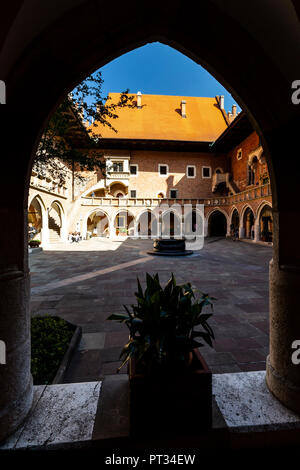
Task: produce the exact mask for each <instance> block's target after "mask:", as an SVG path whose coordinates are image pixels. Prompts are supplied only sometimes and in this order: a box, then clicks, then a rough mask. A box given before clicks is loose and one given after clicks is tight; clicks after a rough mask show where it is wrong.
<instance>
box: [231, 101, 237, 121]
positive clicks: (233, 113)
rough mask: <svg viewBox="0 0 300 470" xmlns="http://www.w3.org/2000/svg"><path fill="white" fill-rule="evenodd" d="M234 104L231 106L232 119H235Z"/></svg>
mask: <svg viewBox="0 0 300 470" xmlns="http://www.w3.org/2000/svg"><path fill="white" fill-rule="evenodd" d="M236 115H237V114H236V104H233V105H232V119H235V118H236Z"/></svg>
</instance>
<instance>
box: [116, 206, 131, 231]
mask: <svg viewBox="0 0 300 470" xmlns="http://www.w3.org/2000/svg"><path fill="white" fill-rule="evenodd" d="M113 228H114V233H115V234H116V235H117V236H119V237H127V236H132V235H134V215H133V214H132V213H131V212H129V211H127V210H120V211H118V212H117V214H116V215H115V218H114V223H113Z"/></svg>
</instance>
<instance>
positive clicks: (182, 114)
mask: <svg viewBox="0 0 300 470" xmlns="http://www.w3.org/2000/svg"><path fill="white" fill-rule="evenodd" d="M181 117H183V118H186V100H181Z"/></svg>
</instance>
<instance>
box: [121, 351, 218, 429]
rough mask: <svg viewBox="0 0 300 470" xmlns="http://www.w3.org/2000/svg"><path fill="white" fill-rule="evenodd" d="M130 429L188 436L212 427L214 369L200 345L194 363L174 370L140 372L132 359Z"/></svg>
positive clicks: (130, 364)
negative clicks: (206, 360)
mask: <svg viewBox="0 0 300 470" xmlns="http://www.w3.org/2000/svg"><path fill="white" fill-rule="evenodd" d="M129 407H130V433H131V435H133V436H140V435H152V436H153V435H154V436H157V435H163V436H171V435H173V436H174V435H177V436H187V435H195V434H197V433H199V431H203V430H205V429H209V428H211V425H212V373H211V371H210V370H209V369H208V366H207V364H206V362H205V361H204V359H203V357H202V356H201V354H200V353H199V351H198V350H197V349H195V350H194V351H193V358H192V362H191V364H190V365H188V366H187V367H186V368H185V369H184V370H180V371H177V372H173V373H169V374H168V373H164V374H160V375H157V374H153V375H142V374H138V373H136V363H135V360H134V359H131V360H130V362H129Z"/></svg>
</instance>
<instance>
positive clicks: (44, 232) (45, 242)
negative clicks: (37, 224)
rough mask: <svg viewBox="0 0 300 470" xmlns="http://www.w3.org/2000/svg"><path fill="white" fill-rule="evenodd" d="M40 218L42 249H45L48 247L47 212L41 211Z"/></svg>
mask: <svg viewBox="0 0 300 470" xmlns="http://www.w3.org/2000/svg"><path fill="white" fill-rule="evenodd" d="M42 217H43V220H42V224H43V225H42V247H43V248H47V247H48V245H49V227H48V210H45V211H44V210H43V215H42Z"/></svg>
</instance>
